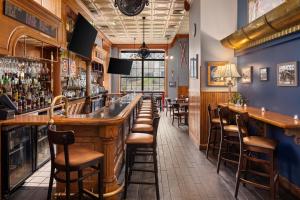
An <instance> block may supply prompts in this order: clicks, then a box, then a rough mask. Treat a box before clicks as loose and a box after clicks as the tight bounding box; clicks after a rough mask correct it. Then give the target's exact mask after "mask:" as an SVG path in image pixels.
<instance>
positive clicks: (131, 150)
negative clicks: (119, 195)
mask: <svg viewBox="0 0 300 200" xmlns="http://www.w3.org/2000/svg"><path fill="white" fill-rule="evenodd" d="M159 119H160V117H159V116H155V118H154V119H153V131H152V133H151V134H148V133H143V132H142V133H131V134H129V135H128V137H127V139H126V145H127V146H126V164H125V190H124V199H126V196H127V188H128V186H129V184H146V185H155V189H156V199H157V200H159V199H160V195H159V185H158V166H157V150H156V146H157V142H156V141H157V139H156V138H157V129H158V125H159ZM140 149H142V150H140ZM144 149H146V150H144ZM148 149H150V150H148ZM136 156H147V157H148V156H152V157H153V160H152V161H136V159H135V157H136ZM135 164H153V165H154V170H146V169H137V168H134V165H135ZM134 171H138V172H150V173H154V176H155V182H154V183H152V182H145V181H131V175H132V172H134Z"/></svg>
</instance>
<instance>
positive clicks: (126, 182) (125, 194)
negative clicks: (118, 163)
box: [124, 146, 130, 199]
mask: <svg viewBox="0 0 300 200" xmlns="http://www.w3.org/2000/svg"><path fill="white" fill-rule="evenodd" d="M129 157H130V153H129V148H128V146H127V149H126V162H125V186H124V199H126V196H127V188H128V167H129V166H128V165H129Z"/></svg>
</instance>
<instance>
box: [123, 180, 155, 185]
mask: <svg viewBox="0 0 300 200" xmlns="http://www.w3.org/2000/svg"><path fill="white" fill-rule="evenodd" d="M128 184H138V185H155V183H153V182H138V181H129V182H128Z"/></svg>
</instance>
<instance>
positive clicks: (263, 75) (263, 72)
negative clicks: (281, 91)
mask: <svg viewBox="0 0 300 200" xmlns="http://www.w3.org/2000/svg"><path fill="white" fill-rule="evenodd" d="M259 77H260V80H261V81H267V80H268V79H269V69H268V68H266V67H264V68H260V69H259Z"/></svg>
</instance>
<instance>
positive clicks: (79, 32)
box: [68, 13, 97, 59]
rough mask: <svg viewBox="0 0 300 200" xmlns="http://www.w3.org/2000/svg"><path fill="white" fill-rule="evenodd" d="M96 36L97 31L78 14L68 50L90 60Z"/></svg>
mask: <svg viewBox="0 0 300 200" xmlns="http://www.w3.org/2000/svg"><path fill="white" fill-rule="evenodd" d="M96 36H97V30H96V29H95V28H94V27H93V26H92V25H91V24H90V23H89V22H88V20H86V19H85V18H84V17H83V16H82V15H81V14H80V13H79V14H78V16H77V20H76V23H75V27H74V30H73V33H72V37H71V41H70V43H69V46H68V50H70V51H72V52H74V53H76V54H78V55H80V56H82V57H85V58H88V59H90V58H91V53H92V49H93V45H94V43H95V40H96Z"/></svg>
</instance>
